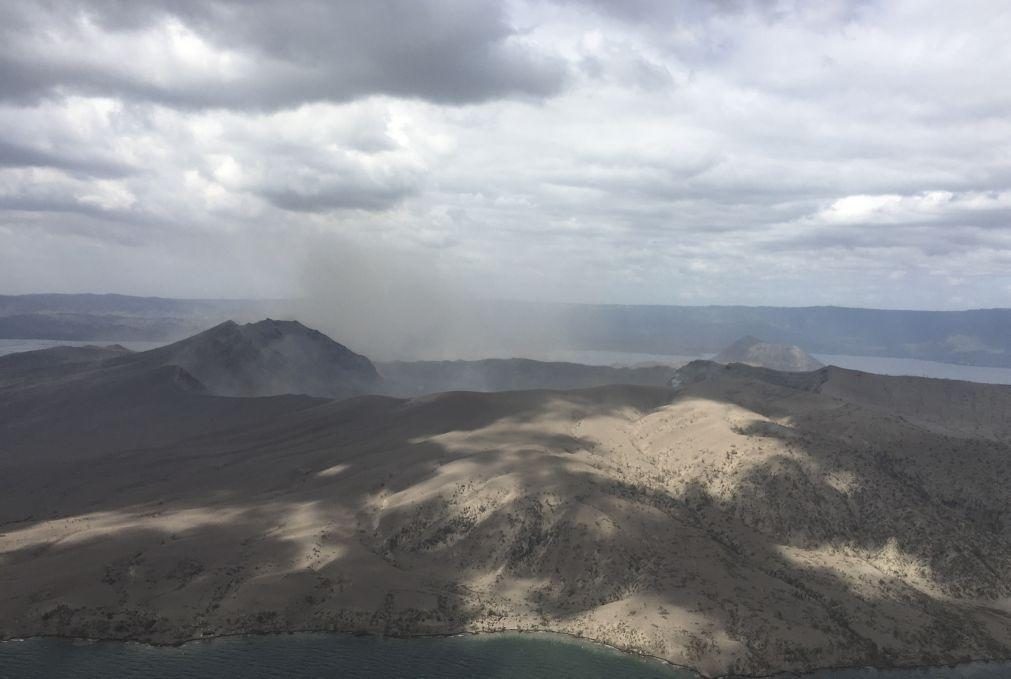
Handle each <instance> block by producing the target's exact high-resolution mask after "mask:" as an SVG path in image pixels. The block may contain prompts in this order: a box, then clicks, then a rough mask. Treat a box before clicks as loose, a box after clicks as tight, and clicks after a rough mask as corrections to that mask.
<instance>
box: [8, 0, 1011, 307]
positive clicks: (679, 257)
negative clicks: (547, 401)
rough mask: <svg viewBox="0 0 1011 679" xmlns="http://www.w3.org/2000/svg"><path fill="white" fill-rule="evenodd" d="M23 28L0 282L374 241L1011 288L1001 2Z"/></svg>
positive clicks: (184, 283)
mask: <svg viewBox="0 0 1011 679" xmlns="http://www.w3.org/2000/svg"><path fill="white" fill-rule="evenodd" d="M0 13H2V14H3V16H2V17H0V271H3V272H13V271H16V272H17V274H16V275H17V280H13V274H8V276H7V277H6V280H5V278H4V277H3V276H2V275H0V287H5V286H6V288H7V289H13V288H14V287H17V288H18V289H19V290H26V289H38V290H44V289H47V288H49V287H50V285H49V278H47V276H48V273H47V269H46V268H44V267H43V266H23V265H21V264H19V262H37V263H40V264H42V263H44V264H46V266H48V267H49V271H52V268H53V267H54V266H57V265H55V264H54V262H55V261H56V260H55V259H54V258H55V257H57V255H56V254H53V255H51V256H50V255H44V254H43V253H41V252H40V251H41V250H42V249H48V251H49V252H51V253H59V261H60V262H61V264H59V265H58V266H59V267H60V281H61V285H63V286H64V289H74V288H77V289H82V290H83V289H95V285H96V280H100V278H99V277H97V276H96V274H95V273H94V268H95V267H96V266H98V267H101V268H102V269H105V270H106V271H107V275H108V280H109V286H110V287H109V289H115V290H118V291H121V292H142V293H150V294H162V295H172V294H187V295H194V294H205V295H208V296H243V297H244V296H249V294H250V293H249V291H250V290H256V291H260V293H262V294H268V295H269V296H274V297H280V296H287V295H297V294H300V293H301V292H302V291H304V290H305V274H304V272H303V271H302V270H301V269H302V268H303V267H304V266H307V265H306V264H305V262H306V261H308V260H312V261H317V260H318V261H324V262H326V261H329V260H328V259H327V253H326V252H319V253H314V255H318V257H317V258H315V259H314V258H312V257H306V256H303V255H298V256H297V257H296V256H295V255H290V256H289V254H288V253H289V252H296V253H304V252H305V251H315V250H322V251H325V250H326V249H327V248H331V247H333V248H339V247H340V246H339V245H332V244H335V243H342V242H353V243H355V244H356V247H357V248H360V249H361V251H363V252H368V253H370V254H369V261H370V262H373V263H374V264H375V266H377V267H378V266H379V264H380V263H381V262H382V257H379V256H376V253H382V252H384V251H396V252H398V253H400V254H399V255H398V256H397V257H391V258H390V264H389V266H390V267H391V270H390V273H389V275H390V277H393V278H397V279H398V280H401V279H404V277H398V276H397V275H396V274H397V272H396V271H393V270H392V269H395V268H396V267H399V266H401V265H400V264H398V263H397V262H400V263H402V262H404V261H413V262H417V263H418V264H417V266H416V269H417V271H418V272H419V273H418V275H417V276H414V277H413V278H412V279H411V280H415V279H418V278H419V277H423V274H424V272H426V271H430V270H435V269H438V270H439V271H440V272H441V273H440V274H439V276H440V281H443V282H440V283H439V285H437V286H436V287H437V288H438V289H440V290H445V289H446V288H452V289H453V290H459V291H464V292H466V294H467V295H469V296H474V297H485V298H487V297H505V298H517V299H555V300H564V301H583V302H615V303H620V302H646V303H701V304H707V303H762V304H824V303H832V304H849V305H864V306H866V305H874V304H880V305H890V306H905V307H910V306H912V307H915V306H927V307H937V306H940V307H951V306H965V305H966V304H971V305H974V306H1007V305H1008V300H1007V298H1006V290H1007V287H1008V285H1009V284H1011V273H1008V272H1009V271H1011V262H1009V255H1008V253H1009V252H1011V235H1009V234H1011V204H1009V200H1008V196H1011V162H1009V161H1008V159H1009V158H1011V80H1009V78H1011V75H1009V74H1011V51H1008V50H1007V49H1006V48H1005V43H1006V36H1007V34H1008V33H1009V32H1011V15H1008V13H1007V12H1005V11H1002V4H1001V3H1000V2H993V3H990V2H986V1H984V2H981V3H976V4H973V6H972V7H963V6H959V7H954V6H953V5H951V4H950V3H943V2H924V1H922V0H915V1H914V0H909V1H902V0H899V1H897V2H888V3H880V2H860V3H850V2H827V3H806V2H758V1H755V2H727V3H723V2H721V3H695V2H684V3H681V2H677V3H667V2H649V1H646V0H641V1H637V2H602V1H576V0H566V1H561V0H560V1H558V2H548V3H544V2H528V1H526V0H513V1H512V2H509V3H499V2H491V1H490V0H489V1H488V2H481V1H479V2H464V1H462V0H461V2H427V1H420V0H419V1H417V2H404V3H398V2H369V3H330V2H322V0H321V1H320V2H309V1H308V0H306V1H305V2H297V3H294V4H288V3H284V4H277V3H266V2H256V1H253V2H230V1H225V0H218V1H214V2H196V1H195V0H194V1H188V0H180V1H179V2H171V3H169V2H167V1H165V2H158V1H156V0H142V1H137V2H113V1H112V0H108V1H100V0H76V1H71V0H49V1H48V2H44V3H27V2H24V3H21V2H14V3H5V4H4V5H3V6H2V8H0ZM35 243H38V245H35ZM77 251H79V252H80V253H81V254H79V255H74V254H73V253H74V252H77ZM214 251H216V252H218V253H229V256H228V257H224V256H223V257H221V258H220V261H219V262H218V263H217V264H215V263H214V261H213V257H212V256H211V255H212V254H213V252H214ZM233 252H236V253H238V252H241V253H242V254H241V257H232V256H231V254H230V253H233ZM155 261H157V262H158V264H157V265H151V263H152V262H155ZM117 262H118V265H117ZM136 262H145V263H147V264H148V265H149V266H147V267H146V268H145V271H144V273H143V275H142V274H140V273H138V268H137V265H136ZM436 264H437V265H436ZM201 268H208V269H209V268H214V271H213V273H208V274H207V279H206V280H207V285H206V290H205V291H204V292H203V293H201V289H202V288H200V286H199V285H198V284H197V283H195V282H194V281H193V280H192V279H191V278H187V280H182V279H181V278H180V277H178V276H175V275H173V274H172V273H171V272H172V271H174V270H178V271H180V272H186V275H187V276H188V277H191V276H193V275H196V274H194V272H195V271H199V270H200V269H201ZM384 275H385V271H384V270H382V269H380V270H379V272H378V273H376V274H375V275H374V276H372V279H371V280H382V279H383V278H384ZM131 280H136V281H137V282H136V284H132V283H131V282H130V281H131ZM314 280H319V281H323V284H321V285H318V286H313V291H314V292H313V294H314V296H323V295H321V290H320V288H322V287H324V286H325V284H326V282H327V281H328V280H330V279H328V278H327V277H326V276H316V277H314ZM447 280H448V282H446V281H447ZM75 281H76V283H75ZM419 285H420V284H418V285H415V284H414V283H409V284H407V285H404V286H400V287H401V289H403V288H413V287H418V286H419ZM143 286H147V287H143ZM421 287H424V286H421ZM440 295H441V293H440ZM440 295H435V297H438V296H440ZM324 297H325V296H324ZM406 297H407V298H410V295H406ZM429 297H431V296H429ZM426 299H427V298H426ZM425 304H427V305H429V306H431V305H433V304H435V303H434V302H425ZM402 306H403V305H399V304H391V306H390V308H393V309H398V308H401V307H402ZM407 306H411V304H410V303H409V304H408V305H407ZM394 315H395V314H394Z"/></svg>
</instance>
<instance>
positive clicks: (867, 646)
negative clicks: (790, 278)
mask: <svg viewBox="0 0 1011 679" xmlns="http://www.w3.org/2000/svg"><path fill="white" fill-rule="evenodd" d="M117 360H118V359H117ZM157 370H160V371H162V372H152V373H145V374H148V375H150V379H151V382H146V381H143V380H142V381H141V383H140V384H138V383H137V382H135V381H134V380H135V377H134V373H133V372H132V371H131V370H126V371H125V373H123V374H122V379H120V377H116V379H115V380H112V378H111V375H120V373H117V372H115V371H112V372H110V371H109V369H108V368H102V369H101V370H100V371H99V372H100V373H101V374H102V375H105V376H106V377H105V378H103V379H109V380H112V381H107V382H102V386H101V394H102V397H101V398H96V399H94V401H93V406H92V412H91V414H90V415H91V416H90V418H85V417H84V414H85V412H84V411H77V410H75V411H73V412H75V413H77V415H76V416H75V417H72V418H68V424H66V425H61V427H56V428H55V429H54V424H56V423H55V422H54V420H53V419H52V417H51V413H52V411H51V410H50V411H48V413H47V411H46V410H45V408H44V406H45V404H46V401H36V404H37V405H39V406H40V408H39V409H37V410H35V411H34V414H33V415H32V416H30V417H24V416H21V415H18V414H13V415H10V414H9V418H8V419H5V417H4V416H3V409H2V408H0V432H7V431H9V429H5V427H9V426H11V425H12V424H16V425H17V427H18V428H19V436H18V437H17V439H16V440H11V439H10V438H6V439H4V441H3V442H4V445H3V446H0V525H2V527H3V532H2V533H0V559H2V565H3V578H4V582H6V583H9V584H11V586H9V587H5V588H0V638H4V637H13V636H28V635H39V634H46V635H68V636H85V637H93V638H95V637H97V638H125V639H142V640H151V641H158V642H173V641H179V640H182V639H187V638H193V637H198V636H201V635H205V634H222V633H238V632H258V631H262V632H267V631H284V630H306V629H318V630H335V631H344V632H375V633H382V634H388V635H399V634H425V633H452V632H461V631H490V630H499V629H539V630H554V631H561V632H569V633H573V634H579V635H581V636H585V637H589V638H592V639H596V640H599V641H604V642H608V643H611V644H613V645H615V646H619V647H622V648H627V649H632V650H637V651H641V652H646V653H649V654H652V655H656V656H660V657H663V658H666V659H668V660H671V661H672V662H675V663H679V664H684V665H690V666H692V667H695V668H698V669H700V670H701V671H703V672H704V673H706V674H708V675H717V674H725V673H748V674H767V673H770V672H774V671H786V670H800V669H810V668H815V667H826V666H846V665H860V666H862V665H883V666H884V665H896V664H905V665H941V664H947V663H951V662H956V661H961V660H967V659H974V658H1000V657H1009V656H1011V604H1009V601H1011V575H1009V574H1011V506H1009V503H1008V494H1007V488H1008V487H1009V485H1011V446H1009V444H1008V442H1007V440H1006V439H1002V438H1001V436H1000V435H999V434H998V433H996V428H995V426H996V425H995V424H994V422H995V419H994V418H995V417H996V415H998V414H999V413H1000V412H1003V413H1004V414H1005V415H1006V413H1007V412H1008V410H1007V408H1008V404H1009V403H1011V387H1000V386H991V385H966V384H965V383H955V385H956V386H952V385H951V384H945V383H943V381H941V380H921V381H916V380H909V379H907V378H894V377H881V376H864V375H863V374H862V373H855V372H854V371H843V370H840V369H837V368H831V367H830V368H825V369H822V370H819V371H815V372H811V373H783V372H775V371H771V370H767V369H761V368H752V367H749V366H744V365H732V366H720V365H717V364H715V363H710V362H696V363H692V364H689V365H688V366H686V367H685V368H684V369H682V370H681V371H679V374H678V385H677V388H676V389H666V388H658V387H642V386H608V387H600V388H594V389H588V390H578V391H567V392H561V391H543V390H541V391H512V392H504V393H467V392H454V393H446V394H437V395H429V396H425V397H422V398H415V399H411V400H404V399H396V398H389V397H382V396H362V397H358V398H351V399H346V400H342V401H335V402H323V401H319V400H314V399H305V398H294V397H287V398H269V399H260V398H257V399H241V398H221V397H216V396H213V395H210V394H207V393H205V392H203V391H202V390H201V389H199V387H198V385H197V384H196V383H190V382H189V380H188V378H187V375H188V373H185V372H183V371H182V369H180V368H171V369H168V368H158V369H157ZM169 370H171V371H172V372H171V373H168V372H166V371H169ZM84 374H85V373H80V374H79V375H75V376H70V377H68V378H66V379H68V380H71V381H73V380H77V379H85V378H84V377H83V376H84ZM92 379H93V378H90V377H89V378H87V379H86V380H85V381H86V382H87V383H88V384H90V383H91V380H92ZM136 379H140V378H136ZM68 384H69V383H64V387H67V385H68ZM96 388H97V387H95V386H94V385H92V386H89V387H88V389H96ZM976 389H978V391H977V390H976ZM924 390H925V391H924ZM66 393H67V391H66V388H61V389H59V390H54V391H52V392H51V393H49V398H51V399H52V401H50V402H49V403H50V405H53V404H55V405H59V404H60V402H61V399H63V398H64V397H65V394H66ZM88 393H89V394H95V393H99V392H95V391H89V392H88ZM917 393H923V394H924V395H923V396H922V397H921V396H917V395H916V394H917ZM137 394H149V398H150V399H152V402H153V403H155V406H156V407H149V406H147V405H145V404H144V402H141V403H139V404H137V405H136V406H135V405H134V401H138V400H139V399H137V397H136V395H137ZM882 394H886V395H887V397H885V396H882ZM37 395H38V394H37ZM155 397H157V398H155ZM75 398H76V397H75ZM893 399H894V401H893ZM75 402H78V403H83V402H82V401H75ZM893 402H894V403H896V404H897V405H896V406H895V407H894V408H893V406H892V405H891V404H892V403H893ZM3 404H4V401H3V400H2V399H0V406H3ZM131 408H133V410H131ZM1002 409H1003V410H1002ZM939 410H944V411H946V412H947V414H945V415H944V416H943V417H940V416H938V411H939ZM208 413H210V414H208ZM914 413H915V415H916V417H913V416H912V415H913V414H914ZM116 418H118V419H116ZM95 421H97V422H98V425H97V426H93V423H94V422H95ZM194 421H199V422H201V423H202V424H201V426H200V427H198V428H194V426H195V425H193V424H191V423H192V422H194ZM107 422H118V423H119V424H118V425H117V426H116V427H113V426H110V425H109V424H107ZM124 423H126V424H124ZM127 424H128V425H129V426H130V427H133V428H134V429H133V430H131V431H134V430H135V431H136V432H138V433H143V434H144V436H145V437H146V438H145V439H144V440H143V442H142V444H138V440H137V438H136V437H135V436H124V435H122V432H123V431H125V430H124V429H123V427H124V426H127ZM977 426H978V427H979V431H978V432H977V431H976V430H975V429H974V427H977ZM117 427H118V428H117ZM156 431H157V432H160V433H159V434H158V435H157V436H155V434H154V433H152V432H156ZM117 432H120V433H117ZM82 446H86V447H87V452H88V454H87V455H82V454H81V453H82V450H81V449H82ZM42 450H45V451H48V453H47V457H46V458H45V460H44V463H38V464H35V461H36V460H38V459H40V458H39V457H38V456H39V455H40V454H41V453H40V451H42ZM29 453H30V454H29ZM12 461H13V462H12ZM33 465H34V466H33Z"/></svg>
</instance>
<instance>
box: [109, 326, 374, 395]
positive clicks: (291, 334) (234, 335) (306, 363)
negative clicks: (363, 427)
mask: <svg viewBox="0 0 1011 679" xmlns="http://www.w3.org/2000/svg"><path fill="white" fill-rule="evenodd" d="M113 363H114V364H120V365H134V366H146V367H154V366H169V365H174V366H179V367H181V368H183V369H185V370H186V371H187V372H188V373H189V374H191V375H192V376H193V377H195V378H196V379H197V380H198V381H200V383H201V384H203V385H204V386H205V387H206V388H207V389H209V390H210V391H211V393H214V394H217V395H219V396H270V395H277V394H308V395H312V396H325V397H329V398H342V397H346V396H351V395H354V394H360V393H365V392H369V391H372V390H374V389H375V388H376V387H377V385H378V382H379V374H378V373H377V372H376V369H375V366H373V365H372V362H371V361H369V359H367V358H366V357H364V356H361V355H359V354H356V353H354V352H353V351H351V350H350V349H348V348H347V347H345V346H344V345H342V344H339V343H337V342H335V341H334V340H332V339H330V338H329V337H327V336H326V335H324V334H323V333H321V332H319V331H317V330H313V329H311V328H307V327H305V326H304V325H302V324H301V323H299V322H298V321H275V320H271V319H267V320H264V321H259V322H257V323H247V324H245V325H239V324H238V323H235V322H234V321H226V322H225V323H222V324H220V325H217V326H215V327H213V328H211V329H209V330H205V331H204V332H202V333H199V334H197V335H194V336H192V337H188V338H186V339H184V340H180V341H179V342H175V343H174V344H169V345H167V346H164V347H159V348H157V349H152V350H150V351H145V352H143V353H138V354H134V355H132V356H128V357H124V358H122V359H119V360H118V361H114V362H113Z"/></svg>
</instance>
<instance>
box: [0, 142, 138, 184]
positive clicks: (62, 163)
mask: <svg viewBox="0 0 1011 679" xmlns="http://www.w3.org/2000/svg"><path fill="white" fill-rule="evenodd" d="M0 167H51V168H56V169H59V170H66V171H67V172H70V173H73V174H78V175H82V176H90V177H102V178H114V177H126V176H128V175H130V174H133V173H134V172H135V171H136V170H135V169H134V168H131V167H130V166H129V165H126V164H124V163H120V162H116V161H110V160H103V159H100V158H79V157H74V156H71V155H64V154H60V153H55V152H53V151H48V150H45V149H39V148H35V147H31V146H24V145H21V144H16V143H13V142H9V141H5V140H3V139H0Z"/></svg>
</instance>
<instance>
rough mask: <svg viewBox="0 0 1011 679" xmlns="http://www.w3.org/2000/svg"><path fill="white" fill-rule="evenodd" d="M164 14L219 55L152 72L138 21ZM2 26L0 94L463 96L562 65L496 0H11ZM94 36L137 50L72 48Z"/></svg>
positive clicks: (283, 102) (520, 91) (486, 96)
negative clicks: (521, 31)
mask: <svg viewBox="0 0 1011 679" xmlns="http://www.w3.org/2000/svg"><path fill="white" fill-rule="evenodd" d="M166 22H169V24H168V25H170V26H171V27H172V30H175V31H176V37H178V36H179V35H181V34H179V31H180V30H185V31H191V32H192V33H193V34H194V35H195V36H197V37H198V38H199V39H200V40H202V41H203V45H202V46H204V47H207V48H210V49H211V50H218V51H221V50H227V51H228V54H227V58H222V59H221V60H218V61H215V59H216V57H214V55H208V54H203V53H193V54H187V53H186V50H187V49H189V50H191V51H192V50H194V49H197V48H200V47H201V45H194V44H188V45H186V44H184V45H182V46H181V50H182V51H181V52H179V53H178V54H176V56H177V57H179V59H180V61H179V62H178V63H176V64H170V66H172V68H171V69H168V70H164V71H162V72H161V73H160V74H159V75H158V77H153V78H152V77H151V68H149V67H150V66H152V65H151V64H146V63H144V60H145V59H146V58H149V56H150V52H149V50H148V47H149V46H150V41H151V40H152V38H151V37H150V36H147V37H145V35H144V31H147V30H154V29H157V28H158V27H163V28H164V26H165V25H166ZM171 22H175V24H172V23H171ZM0 26H3V27H4V28H3V29H0V30H2V32H0V42H2V45H3V47H0V97H3V98H4V99H7V100H13V101H26V100H32V99H37V98H39V97H45V96H50V95H53V94H55V93H66V92H71V93H73V92H79V93H84V94H88V95H111V96H120V97H127V98H135V99H144V100H151V101H156V102H159V103H165V104H169V105H172V106H178V107H230V108H243V107H260V108H270V109H273V108H281V107H287V106H293V105H297V104H299V103H303V102H309V101H350V100H352V99H355V98H358V97H362V96H367V95H372V94H388V95H393V96H399V97H409V98H420V99H426V100H429V101H433V102H440V103H449V104H464V103H471V102H480V101H487V100H490V99H496V98H503V97H514V96H521V97H532V98H541V97H546V96H549V95H552V94H554V93H557V92H558V91H559V90H560V88H561V87H562V85H563V82H564V80H565V77H566V68H565V66H564V62H562V61H561V60H559V59H556V58H554V57H551V56H549V55H546V54H543V53H541V52H539V51H538V50H537V49H535V48H533V47H532V46H530V45H524V44H522V36H519V35H518V34H517V33H516V30H515V29H514V28H513V27H512V26H510V25H509V23H508V22H507V20H506V17H505V16H504V13H503V7H502V5H501V4H500V3H499V2H497V0H484V1H474V0H459V1H454V2H445V1H439V2H432V1H423V0H383V1H374V2H371V1H370V2H327V1H324V0H296V1H293V2H283V3H279V2H241V1H238V0H236V1H231V0H219V1H217V2H185V1H183V2H169V1H168V0H164V1H155V0H144V1H138V2H113V1H109V2H103V1H102V0H90V1H88V0H80V1H72V0H64V1H57V0H54V1H53V2H48V3H26V2H15V3H9V4H7V5H5V6H4V8H3V9H2V10H0ZM171 37H172V36H170V38H171ZM183 37H186V36H185V35H183ZM96 38H99V39H106V40H107V41H108V42H113V41H115V40H117V39H123V40H133V41H134V42H133V43H130V44H131V45H133V46H134V47H135V48H136V49H135V54H132V55H131V54H122V55H119V56H120V57H121V58H119V59H117V58H116V55H114V54H113V55H110V54H109V53H108V52H107V51H103V50H97V51H96V53H94V54H93V53H89V52H86V51H85V52H84V53H81V52H78V51H77V50H79V49H83V47H84V46H85V45H86V43H87V42H88V41H89V40H94V39H96ZM145 42H147V43H148V44H147V45H145V44H144V43H145ZM173 45H174V47H180V45H178V44H174V43H173V44H170V45H169V47H170V48H172V47H173ZM162 51H163V52H164V49H163V50H162ZM157 56H161V57H164V56H166V55H165V54H159V55H157ZM154 66H155V67H156V69H157V68H159V67H160V68H164V65H154ZM216 68H217V70H215V69H216Z"/></svg>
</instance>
